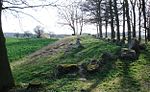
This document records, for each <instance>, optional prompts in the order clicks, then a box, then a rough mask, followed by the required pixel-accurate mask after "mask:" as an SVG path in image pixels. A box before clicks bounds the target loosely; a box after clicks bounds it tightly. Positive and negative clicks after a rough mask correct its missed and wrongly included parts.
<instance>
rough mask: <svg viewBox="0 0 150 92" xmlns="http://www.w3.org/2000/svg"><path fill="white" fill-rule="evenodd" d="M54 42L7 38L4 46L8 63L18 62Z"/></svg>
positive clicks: (49, 40) (50, 40)
mask: <svg viewBox="0 0 150 92" xmlns="http://www.w3.org/2000/svg"><path fill="white" fill-rule="evenodd" d="M55 41H56V39H36V38H7V39H6V46H7V50H8V57H9V61H10V62H12V61H16V60H19V59H21V58H23V57H25V56H27V55H29V54H31V53H33V52H35V51H36V50H38V49H41V48H42V47H43V46H46V45H48V44H51V43H53V42H55Z"/></svg>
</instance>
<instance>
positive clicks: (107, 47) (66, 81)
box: [12, 37, 150, 92]
mask: <svg viewBox="0 0 150 92" xmlns="http://www.w3.org/2000/svg"><path fill="white" fill-rule="evenodd" d="M72 42H73V43H75V40H74V39H73V40H72ZM81 43H82V45H83V46H84V48H82V49H73V50H71V51H70V52H69V53H67V54H65V53H64V51H63V49H64V48H65V47H63V46H60V47H59V48H55V50H57V51H58V53H57V52H55V53H54V54H51V55H45V56H44V57H37V58H34V59H32V60H31V59H30V58H28V59H26V60H25V61H24V62H23V63H22V64H16V65H15V63H14V64H13V63H12V65H14V67H13V69H12V71H13V75H14V78H15V81H16V84H17V85H19V86H23V87H26V86H25V85H28V83H30V82H40V83H42V84H43V86H44V89H43V90H42V91H41V92H81V90H82V89H84V90H87V92H149V89H150V87H149V85H150V77H149V75H150V62H149V61H150V57H149V56H150V44H149V45H148V48H147V51H143V52H142V53H141V55H140V57H139V60H135V61H122V60H120V59H118V60H116V61H110V62H108V63H106V65H105V66H106V69H105V71H99V72H97V73H94V74H90V75H87V76H86V78H87V80H85V81H81V80H79V78H80V77H79V76H78V75H76V76H72V75H65V76H62V77H61V78H56V77H55V76H54V75H53V72H54V71H55V69H56V66H57V65H58V64H80V63H83V62H89V61H90V60H92V59H97V60H98V59H99V58H100V56H101V55H102V52H112V53H116V51H117V50H118V49H119V48H120V47H119V46H116V45H115V44H113V43H108V42H105V41H103V40H98V39H94V38H91V37H82V38H81ZM44 90H46V91H44Z"/></svg>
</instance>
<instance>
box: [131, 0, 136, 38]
mask: <svg viewBox="0 0 150 92" xmlns="http://www.w3.org/2000/svg"><path fill="white" fill-rule="evenodd" d="M130 2H131V5H132V12H133V23H132V24H133V25H132V26H133V27H132V29H133V35H132V36H133V38H135V37H136V13H135V5H136V0H134V1H133V0H130Z"/></svg>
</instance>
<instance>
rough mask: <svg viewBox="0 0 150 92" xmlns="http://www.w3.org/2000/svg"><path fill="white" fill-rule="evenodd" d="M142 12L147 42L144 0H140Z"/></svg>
mask: <svg viewBox="0 0 150 92" xmlns="http://www.w3.org/2000/svg"><path fill="white" fill-rule="evenodd" d="M142 12H143V17H144V31H145V42H146V43H147V35H146V10H145V0H142Z"/></svg>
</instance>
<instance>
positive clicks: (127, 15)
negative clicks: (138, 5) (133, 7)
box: [124, 0, 131, 44]
mask: <svg viewBox="0 0 150 92" xmlns="http://www.w3.org/2000/svg"><path fill="white" fill-rule="evenodd" d="M124 1H125V7H126V17H127V26H128V44H130V43H131V26H130V16H129V3H128V0H124Z"/></svg>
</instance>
